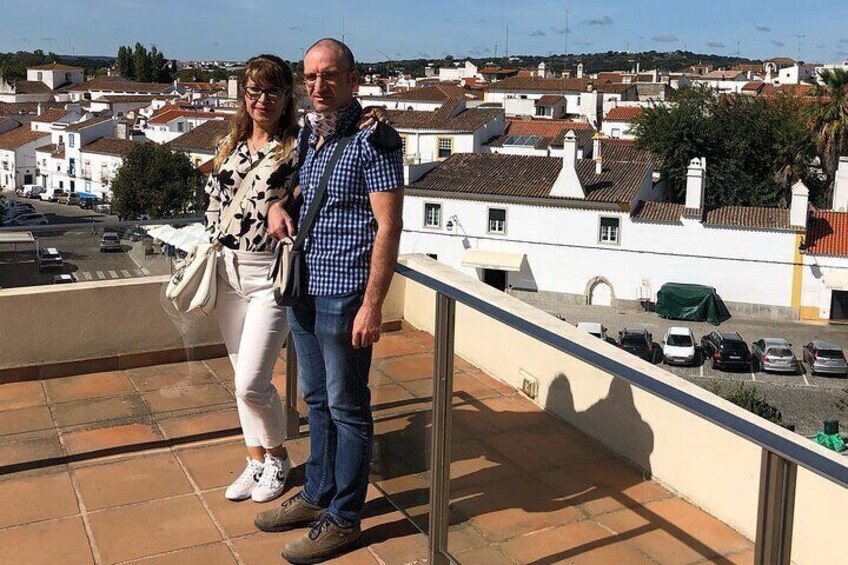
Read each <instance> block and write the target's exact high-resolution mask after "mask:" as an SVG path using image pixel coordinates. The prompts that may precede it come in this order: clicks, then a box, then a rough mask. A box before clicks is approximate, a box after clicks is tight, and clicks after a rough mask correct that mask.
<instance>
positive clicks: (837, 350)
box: [804, 340, 848, 377]
mask: <svg viewBox="0 0 848 565" xmlns="http://www.w3.org/2000/svg"><path fill="white" fill-rule="evenodd" d="M804 361H805V362H806V363H807V364H808V365H809V366H810V371H811V372H812V373H813V374H814V375H815V374H817V373H826V374H828V375H841V376H843V377H844V376H848V363H846V362H845V353H843V351H842V348H841V347H839V346H838V345H836V344H835V343H830V342H827V341H819V340H814V341H811V342H810V343H808V344H807V345H805V346H804Z"/></svg>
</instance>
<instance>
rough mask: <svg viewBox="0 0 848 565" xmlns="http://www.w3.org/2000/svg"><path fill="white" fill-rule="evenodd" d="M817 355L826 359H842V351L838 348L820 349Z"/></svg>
mask: <svg viewBox="0 0 848 565" xmlns="http://www.w3.org/2000/svg"><path fill="white" fill-rule="evenodd" d="M816 357H822V358H824V359H842V352H841V351H839V350H837V349H819V350H818V352H817V353H816Z"/></svg>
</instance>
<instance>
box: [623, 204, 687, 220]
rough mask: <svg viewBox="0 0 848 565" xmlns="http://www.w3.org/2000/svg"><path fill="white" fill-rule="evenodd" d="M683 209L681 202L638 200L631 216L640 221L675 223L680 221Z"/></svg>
mask: <svg viewBox="0 0 848 565" xmlns="http://www.w3.org/2000/svg"><path fill="white" fill-rule="evenodd" d="M683 209H684V208H683V204H676V203H674V202H653V201H651V202H640V203H639V206H638V207H637V208H636V211H635V212H633V216H632V217H633V219H634V220H636V221H640V222H654V223H660V224H677V223H680V217H681V216H682V215H683Z"/></svg>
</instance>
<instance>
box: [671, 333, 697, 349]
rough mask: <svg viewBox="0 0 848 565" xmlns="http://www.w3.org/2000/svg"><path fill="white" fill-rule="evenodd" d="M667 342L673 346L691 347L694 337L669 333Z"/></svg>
mask: <svg viewBox="0 0 848 565" xmlns="http://www.w3.org/2000/svg"><path fill="white" fill-rule="evenodd" d="M666 343H668V345H671V346H672V347H691V346H692V338H690V337H689V336H688V335H679V334H668V340H667V341H666Z"/></svg>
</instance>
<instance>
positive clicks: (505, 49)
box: [504, 24, 509, 62]
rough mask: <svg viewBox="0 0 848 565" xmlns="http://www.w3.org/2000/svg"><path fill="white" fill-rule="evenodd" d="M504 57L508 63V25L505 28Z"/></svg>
mask: <svg viewBox="0 0 848 565" xmlns="http://www.w3.org/2000/svg"><path fill="white" fill-rule="evenodd" d="M504 57H506V60H507V62H509V24H507V26H506V47H504Z"/></svg>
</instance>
